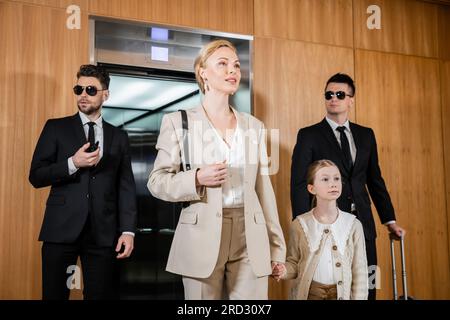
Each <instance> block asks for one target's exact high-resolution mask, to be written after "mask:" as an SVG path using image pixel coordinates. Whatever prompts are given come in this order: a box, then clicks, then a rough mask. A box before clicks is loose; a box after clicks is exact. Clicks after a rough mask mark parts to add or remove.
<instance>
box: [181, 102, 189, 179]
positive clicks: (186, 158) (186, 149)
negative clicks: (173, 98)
mask: <svg viewBox="0 0 450 320" xmlns="http://www.w3.org/2000/svg"><path fill="white" fill-rule="evenodd" d="M180 112H181V123H182V127H183V153H184V161H185V167H186V171H189V170H191V163H190V160H189V138H188V137H189V135H188V130H189V124H188V117H187V113H186V110H180Z"/></svg>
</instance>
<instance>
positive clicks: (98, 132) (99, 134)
mask: <svg viewBox="0 0 450 320" xmlns="http://www.w3.org/2000/svg"><path fill="white" fill-rule="evenodd" d="M78 114H79V115H80V118H81V123H82V124H83V130H84V134H85V136H86V141H87V139H88V132H89V125H88V122H91V120H89V118H88V117H87V116H86V115H85V114H84V113H82V112H78ZM94 122H95V126H94V134H95V141H96V142H97V141H98V146H99V148H100V159H101V158H102V157H103V117H102V116H100V117H99V118H98V119H97V120H95V121H94ZM67 163H68V164H69V174H70V175H72V174H74V173H75V172H77V171H78V168H77V167H75V164H74V163H73V159H72V157H70V158H69V159H68V160H67Z"/></svg>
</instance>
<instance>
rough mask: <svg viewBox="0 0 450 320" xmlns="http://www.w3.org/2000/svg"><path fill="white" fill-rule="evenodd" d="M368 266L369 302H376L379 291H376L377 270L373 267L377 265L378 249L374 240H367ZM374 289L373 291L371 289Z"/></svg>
mask: <svg viewBox="0 0 450 320" xmlns="http://www.w3.org/2000/svg"><path fill="white" fill-rule="evenodd" d="M366 254H367V266H368V267H369V296H368V300H376V293H377V290H376V289H375V278H374V276H375V270H376V268H374V267H372V268H371V266H376V265H377V247H376V244H375V239H374V240H366ZM371 287H373V289H371Z"/></svg>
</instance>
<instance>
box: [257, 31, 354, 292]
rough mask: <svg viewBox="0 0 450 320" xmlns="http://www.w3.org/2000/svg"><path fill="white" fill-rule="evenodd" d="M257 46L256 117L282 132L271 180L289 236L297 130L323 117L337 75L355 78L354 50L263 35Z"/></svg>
mask: <svg viewBox="0 0 450 320" xmlns="http://www.w3.org/2000/svg"><path fill="white" fill-rule="evenodd" d="M254 45H255V49H254V51H255V57H254V86H253V90H254V95H253V96H254V101H255V106H254V110H255V116H256V117H257V118H258V119H260V120H262V121H263V122H264V123H265V125H266V127H267V128H268V129H278V130H279V133H280V135H279V137H280V149H279V159H280V163H279V168H280V169H279V171H278V173H277V174H276V175H274V176H272V182H273V185H274V189H275V193H276V198H277V204H278V210H279V215H280V220H281V224H282V227H283V230H284V231H285V234H286V236H288V234H287V232H288V230H289V225H290V221H291V220H292V218H291V217H292V214H291V206H290V192H289V188H290V167H291V156H292V150H293V148H294V145H295V142H296V138H297V132H298V130H299V129H300V128H301V127H304V126H307V125H310V124H313V123H316V122H319V121H321V120H322V119H323V117H324V116H325V104H324V99H323V91H324V87H325V83H326V81H327V80H328V78H329V77H330V76H331V75H333V74H335V73H336V72H345V73H348V74H350V75H353V50H351V49H346V48H338V47H329V46H324V45H318V44H312V43H304V42H298V41H291V40H281V39H267V38H259V37H256V39H255V42H254ZM272 143H273V142H272ZM269 153H271V152H270V149H269ZM286 239H287V238H286ZM286 288H287V286H286V284H275V283H274V282H271V291H270V294H271V297H272V298H276V299H281V298H283V299H285V298H287V293H286V291H285V290H286Z"/></svg>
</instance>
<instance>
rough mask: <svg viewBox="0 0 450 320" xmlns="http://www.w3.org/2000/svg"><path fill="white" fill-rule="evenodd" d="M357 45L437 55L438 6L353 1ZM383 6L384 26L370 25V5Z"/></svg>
mask: <svg viewBox="0 0 450 320" xmlns="http://www.w3.org/2000/svg"><path fill="white" fill-rule="evenodd" d="M353 4H354V19H355V21H354V28H355V30H354V32H355V47H356V48H361V49H369V50H376V51H385V52H396V53H404V54H408V55H417V56H425V57H437V56H438V26H437V21H438V8H439V5H435V4H431V3H426V2H422V1H415V0H395V1H392V0H354V1H353ZM370 5H378V6H379V7H380V8H381V29H380V30H377V29H374V30H369V29H368V28H367V18H368V17H369V14H367V7H369V6H370Z"/></svg>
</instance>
